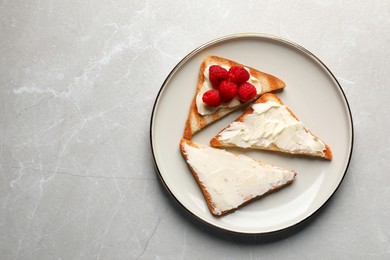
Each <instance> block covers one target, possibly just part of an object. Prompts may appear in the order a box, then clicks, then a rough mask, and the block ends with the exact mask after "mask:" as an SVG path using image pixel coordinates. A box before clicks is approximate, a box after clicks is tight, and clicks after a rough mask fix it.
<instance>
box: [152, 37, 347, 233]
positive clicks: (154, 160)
mask: <svg viewBox="0 0 390 260" xmlns="http://www.w3.org/2000/svg"><path fill="white" fill-rule="evenodd" d="M238 38H260V39H263V40H273V41H277V42H281V43H284V44H287V45H288V46H290V47H293V48H295V49H298V50H299V51H301V52H303V53H304V54H306V55H308V56H309V57H310V58H312V59H314V60H315V61H316V62H318V63H319V64H320V65H321V66H322V67H323V68H324V69H325V70H326V71H327V72H328V73H329V75H330V76H331V78H332V79H333V80H334V81H335V83H336V85H337V87H338V89H339V90H340V92H341V94H342V97H343V101H344V102H345V105H346V108H347V112H348V118H349V124H350V126H351V139H350V150H349V155H348V161H347V163H346V165H345V169H344V173H343V176H342V177H341V179H340V182H339V183H338V185H337V187H336V188H335V189H334V191H333V192H332V194H331V195H330V196H329V197H328V198H327V199H326V200H325V201H324V203H323V204H322V205H321V206H320V207H319V208H318V209H316V210H315V211H313V212H312V213H311V214H310V215H308V216H306V217H305V218H303V219H302V220H300V221H298V222H296V223H294V224H292V225H289V226H287V227H284V228H280V229H276V230H272V231H265V232H257V231H256V232H244V231H237V230H231V229H227V228H223V227H220V226H217V225H214V224H213V223H211V222H209V221H207V220H206V219H203V218H201V217H199V216H197V215H196V214H195V213H193V212H192V211H191V210H189V209H188V208H187V207H185V206H184V205H183V204H182V203H181V202H180V201H179V199H178V198H176V196H175V195H174V194H173V193H172V191H171V190H170V189H169V187H168V185H167V184H166V182H165V180H164V178H163V177H162V174H161V172H160V169H159V167H158V163H157V160H156V155H155V151H154V145H153V126H154V118H155V113H156V107H157V105H158V103H159V100H160V97H161V94H162V92H163V90H164V89H165V88H166V86H167V83H168V82H169V80H170V79H171V78H172V76H173V75H174V74H175V73H176V71H177V70H179V68H180V67H181V66H182V65H183V64H184V63H185V62H186V61H187V60H189V59H190V58H192V57H193V56H195V55H196V54H197V53H199V52H201V51H202V50H204V49H206V48H207V47H210V46H212V45H215V44H218V43H222V42H225V41H229V40H233V39H238ZM149 139H150V148H151V151H152V157H153V162H154V167H155V169H156V171H157V175H158V177H159V179H160V181H161V182H162V184H163V186H164V188H165V190H166V191H168V193H169V194H170V196H171V197H173V198H174V200H175V201H176V202H177V203H178V204H179V205H180V206H181V208H183V209H184V210H185V211H186V212H188V213H189V214H190V215H192V216H193V217H195V218H196V219H197V220H200V221H201V222H202V223H203V224H206V225H207V226H209V227H212V228H216V229H218V230H220V231H223V232H228V233H231V234H236V235H272V234H276V233H280V232H284V231H288V230H291V229H293V228H295V227H297V226H299V225H302V224H303V223H306V222H308V220H309V219H311V218H312V217H313V216H315V215H317V213H318V212H320V211H321V210H322V209H323V208H324V207H325V206H326V205H327V204H328V202H329V201H330V200H331V199H332V198H333V196H334V195H335V193H336V192H337V190H338V189H339V188H340V186H341V183H342V182H343V180H344V178H345V176H346V173H347V171H348V168H349V165H350V163H351V159H352V152H353V146H354V125H353V118H352V113H351V108H350V105H349V102H348V99H347V97H346V95H345V92H344V90H343V88H342V87H341V85H340V83H339V81H338V80H337V78H336V77H335V75H334V74H333V73H332V71H331V70H330V69H329V68H328V67H327V66H326V65H325V64H324V62H322V60H320V59H319V58H318V57H317V56H316V55H314V54H313V53H312V52H310V51H309V50H307V49H306V48H304V47H303V46H301V45H299V44H297V43H295V42H293V41H291V40H288V39H285V38H283V37H280V36H276V35H271V34H265V33H235V34H229V35H225V36H222V37H218V38H215V39H213V40H211V41H208V42H206V43H204V44H202V45H200V46H198V47H196V48H195V49H194V50H192V51H191V52H189V53H188V54H187V55H186V56H184V58H182V59H181V60H180V61H179V62H178V63H177V64H176V65H175V66H174V68H173V69H172V70H171V71H170V72H169V74H168V75H167V77H166V78H165V80H164V81H163V83H162V85H161V87H160V89H159V91H158V93H157V95H156V98H155V100H154V104H153V108H152V113H151V117H150V124H149Z"/></svg>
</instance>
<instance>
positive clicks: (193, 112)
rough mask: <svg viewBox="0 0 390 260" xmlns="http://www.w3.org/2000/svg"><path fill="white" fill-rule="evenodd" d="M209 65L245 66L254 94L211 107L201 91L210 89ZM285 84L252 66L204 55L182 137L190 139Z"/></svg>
mask: <svg viewBox="0 0 390 260" xmlns="http://www.w3.org/2000/svg"><path fill="white" fill-rule="evenodd" d="M211 65H220V66H223V67H225V68H226V69H228V68H230V67H232V66H243V67H245V68H246V69H247V71H248V72H249V73H250V79H249V80H248V82H250V83H251V84H253V85H255V87H256V90H257V93H256V96H255V97H254V98H252V99H251V100H248V101H241V100H239V99H238V98H237V97H235V98H234V99H233V100H232V101H231V102H228V103H222V104H221V105H220V106H219V107H211V106H208V105H206V104H205V103H203V101H202V95H203V93H204V92H206V91H207V90H209V89H212V85H211V83H210V80H209V78H208V68H209V66H211ZM285 86H286V84H285V83H284V82H283V81H282V80H281V79H279V78H277V77H275V76H272V75H270V74H267V73H264V72H261V71H259V70H256V69H254V68H251V67H248V66H245V65H242V64H240V63H238V62H235V61H232V60H228V59H225V58H222V57H218V56H208V57H206V58H205V59H204V60H203V62H202V63H201V65H200V70H199V78H198V85H197V88H196V92H195V95H194V98H193V99H192V103H191V106H190V110H189V113H188V118H187V121H186V124H185V128H184V134H183V138H185V139H188V140H190V139H191V137H192V136H193V135H194V134H195V133H196V132H198V131H199V130H200V129H202V128H204V127H205V126H207V125H208V124H211V123H213V122H215V121H217V120H219V119H220V118H222V117H223V116H225V115H227V114H229V113H231V112H233V111H235V110H236V109H238V108H240V107H242V106H245V105H247V104H249V103H250V102H252V101H254V100H256V99H257V98H258V97H259V96H260V95H262V94H264V93H266V92H270V91H275V90H278V89H282V88H284V87H285Z"/></svg>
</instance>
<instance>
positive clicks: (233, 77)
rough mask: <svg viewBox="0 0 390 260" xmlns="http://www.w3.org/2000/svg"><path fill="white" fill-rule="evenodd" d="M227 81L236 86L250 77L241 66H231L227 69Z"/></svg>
mask: <svg viewBox="0 0 390 260" xmlns="http://www.w3.org/2000/svg"><path fill="white" fill-rule="evenodd" d="M228 75H229V80H230V81H233V82H234V83H236V84H238V85H239V84H241V83H244V82H245V81H247V80H248V79H249V77H250V75H249V72H248V71H247V70H246V69H244V67H241V66H233V67H231V68H230V69H229V73H228Z"/></svg>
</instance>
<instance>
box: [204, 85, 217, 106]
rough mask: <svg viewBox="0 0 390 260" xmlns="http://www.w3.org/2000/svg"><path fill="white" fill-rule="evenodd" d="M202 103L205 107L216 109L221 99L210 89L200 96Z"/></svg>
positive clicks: (215, 91)
mask: <svg viewBox="0 0 390 260" xmlns="http://www.w3.org/2000/svg"><path fill="white" fill-rule="evenodd" d="M202 100H203V102H205V103H206V105H209V106H212V107H217V106H219V105H220V104H221V97H220V96H219V92H218V90H215V89H210V90H207V91H206V92H205V93H204V94H203V96H202Z"/></svg>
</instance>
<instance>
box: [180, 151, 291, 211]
mask: <svg viewBox="0 0 390 260" xmlns="http://www.w3.org/2000/svg"><path fill="white" fill-rule="evenodd" d="M184 149H185V153H186V155H187V162H188V163H189V165H190V166H191V167H192V168H193V169H194V171H195V172H196V173H197V174H198V176H199V179H200V181H201V182H202V183H203V185H204V186H205V187H206V190H207V191H208V193H209V194H210V196H211V200H212V203H213V204H214V206H215V209H214V212H213V213H214V214H216V215H220V214H221V213H222V212H223V211H227V210H231V209H235V208H237V207H238V206H240V205H241V204H243V203H244V202H246V201H248V200H249V199H251V198H254V197H257V196H261V195H263V194H265V193H266V192H268V191H270V190H272V189H274V188H277V187H279V186H281V185H284V184H286V183H287V182H290V181H291V180H293V179H294V178H295V172H293V171H291V170H287V169H283V168H280V167H277V166H273V165H269V164H264V163H260V162H258V161H255V160H253V159H251V158H249V157H247V156H244V155H237V156H236V155H234V154H232V153H229V152H227V151H225V150H221V149H216V148H212V147H208V146H201V147H200V148H198V147H193V146H190V145H188V144H185V145H184Z"/></svg>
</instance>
